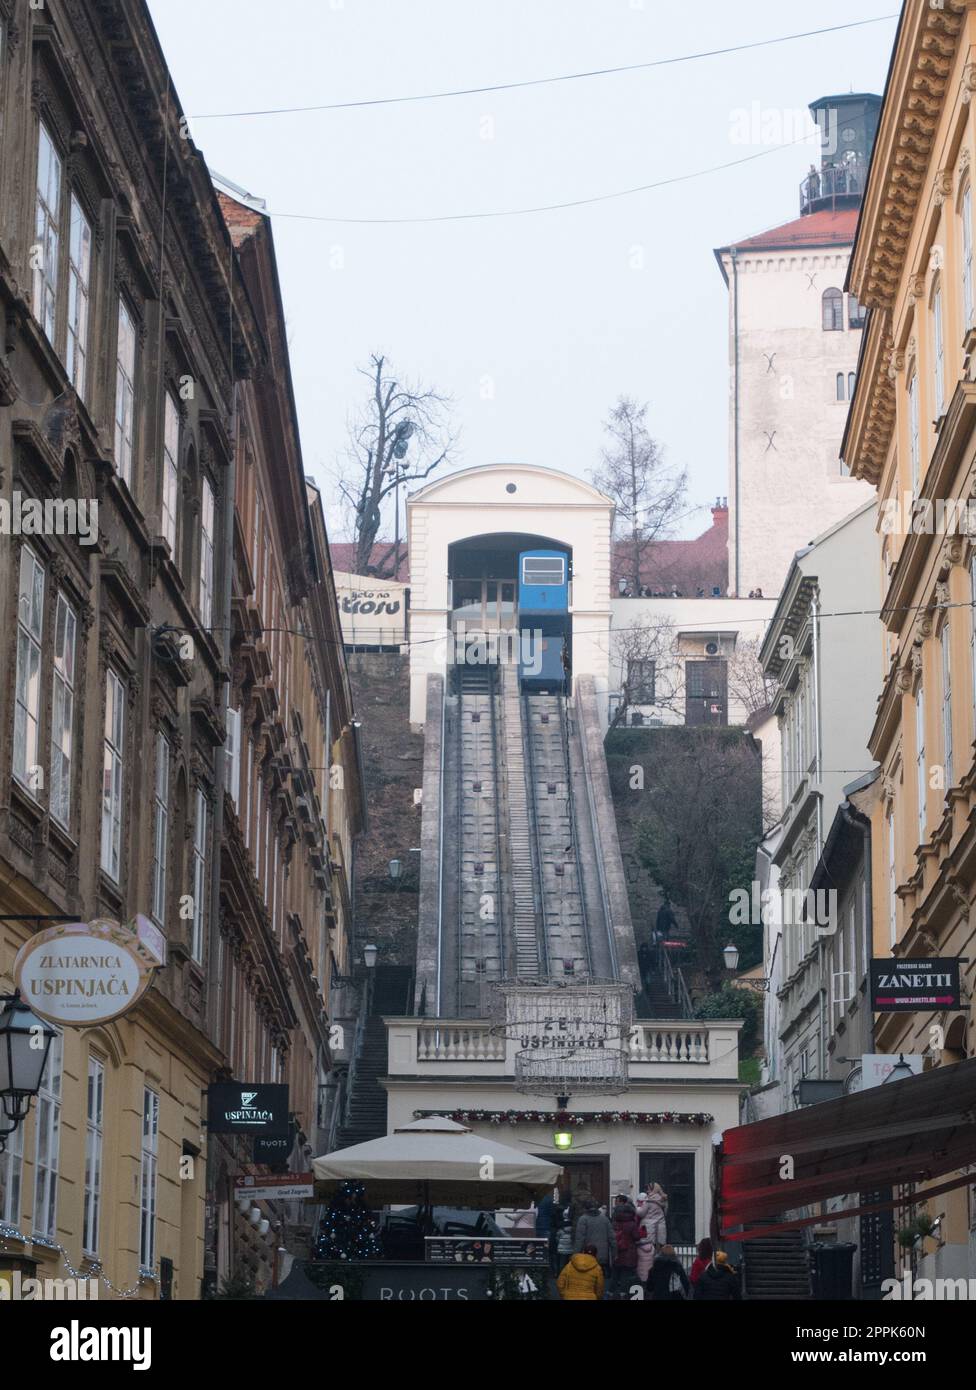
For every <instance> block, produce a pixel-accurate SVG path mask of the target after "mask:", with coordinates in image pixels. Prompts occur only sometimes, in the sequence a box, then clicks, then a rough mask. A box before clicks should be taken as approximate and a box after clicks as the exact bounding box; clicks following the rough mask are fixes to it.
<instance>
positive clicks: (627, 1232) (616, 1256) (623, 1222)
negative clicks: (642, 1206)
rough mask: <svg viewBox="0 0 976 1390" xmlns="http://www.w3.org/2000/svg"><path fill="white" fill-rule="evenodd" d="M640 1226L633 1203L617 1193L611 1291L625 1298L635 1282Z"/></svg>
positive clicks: (614, 1210)
mask: <svg viewBox="0 0 976 1390" xmlns="http://www.w3.org/2000/svg"><path fill="white" fill-rule="evenodd" d="M639 1236H640V1225H639V1223H638V1221H637V1212H636V1209H635V1207H634V1204H633V1202H632V1201H631V1200H630V1198H629V1197H625V1196H624V1195H623V1193H618V1195H617V1196H616V1197H615V1198H614V1203H613V1239H614V1248H613V1282H612V1290H613V1292H614V1293H615V1294H616V1295H617V1296H618V1297H620V1296H623V1297H625V1298H626V1296H627V1291H628V1288H629V1287H630V1285H631V1284H633V1283H635V1282H636V1280H637V1241H638V1238H639Z"/></svg>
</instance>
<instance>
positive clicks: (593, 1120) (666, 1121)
mask: <svg viewBox="0 0 976 1390" xmlns="http://www.w3.org/2000/svg"><path fill="white" fill-rule="evenodd" d="M413 1113H414V1119H417V1120H425V1119H427V1118H429V1117H430V1116H431V1115H436V1116H442V1117H444V1118H446V1119H448V1120H454V1122H455V1123H456V1124H459V1125H467V1124H475V1123H478V1124H485V1123H487V1124H492V1125H503V1124H510V1125H563V1126H569V1125H576V1126H582V1125H585V1124H591V1125H698V1126H702V1125H710V1124H711V1123H712V1121H713V1119H714V1116H712V1115H709V1114H708V1113H707V1112H706V1111H704V1110H692V1111H682V1110H589V1111H577V1110H415V1111H414V1112H413Z"/></svg>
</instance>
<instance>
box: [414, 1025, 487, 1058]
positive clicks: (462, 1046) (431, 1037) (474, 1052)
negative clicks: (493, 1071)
mask: <svg viewBox="0 0 976 1390" xmlns="http://www.w3.org/2000/svg"><path fill="white" fill-rule="evenodd" d="M504 1060H505V1039H504V1038H500V1037H496V1036H495V1034H494V1033H492V1031H491V1029H490V1027H488V1025H487V1024H472V1025H467V1024H452V1023H438V1024H436V1025H427V1024H421V1025H420V1026H419V1027H418V1028H417V1061H418V1062H504Z"/></svg>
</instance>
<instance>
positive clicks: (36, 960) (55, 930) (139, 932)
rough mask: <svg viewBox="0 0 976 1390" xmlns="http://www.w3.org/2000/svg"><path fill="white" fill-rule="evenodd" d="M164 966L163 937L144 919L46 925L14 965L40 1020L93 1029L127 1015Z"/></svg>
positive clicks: (20, 985)
mask: <svg viewBox="0 0 976 1390" xmlns="http://www.w3.org/2000/svg"><path fill="white" fill-rule="evenodd" d="M165 963H166V943H165V939H164V938H163V937H162V934H161V933H160V932H158V931H157V930H156V928H155V927H153V925H152V923H151V922H149V921H148V920H147V919H146V918H145V917H136V919H135V921H134V922H133V923H132V924H131V926H122V925H121V923H119V922H113V921H109V920H108V919H99V920H98V921H95V922H87V923H85V922H69V923H64V924H60V925H58V926H56V927H48V928H46V929H45V930H44V931H41V932H38V933H37V935H36V936H32V937H31V939H30V940H29V941H28V942H26V943H25V944H24V945H23V946H22V947H21V949H20V950H19V951H18V953H17V959H16V960H15V961H14V984H15V985H16V987H17V989H19V990H20V993H21V996H22V997H23V1000H24V1002H25V1003H26V1004H29V1005H30V1007H31V1008H32V1009H33V1010H34V1012H35V1013H36V1014H37V1015H38V1017H39V1018H43V1019H45V1020H46V1021H47V1022H48V1023H56V1024H58V1025H60V1026H62V1027H65V1026H67V1027H70V1028H91V1027H92V1026H93V1025H95V1024H99V1023H108V1022H109V1021H110V1020H111V1019H113V1018H118V1017H119V1016H120V1015H121V1014H124V1013H126V1012H127V1011H128V1010H129V1009H131V1008H132V1006H133V1005H134V1004H136V1003H137V1002H138V1001H139V999H140V998H141V997H142V995H143V994H145V992H146V990H147V989H148V988H149V986H150V985H151V984H152V979H153V975H154V973H155V971H156V970H158V969H159V968H160V967H161V966H163V965H165Z"/></svg>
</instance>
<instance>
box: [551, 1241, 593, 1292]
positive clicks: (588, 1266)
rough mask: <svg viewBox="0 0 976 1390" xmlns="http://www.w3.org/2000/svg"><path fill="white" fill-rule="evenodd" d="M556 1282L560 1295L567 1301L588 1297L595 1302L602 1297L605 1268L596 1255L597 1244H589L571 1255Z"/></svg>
mask: <svg viewBox="0 0 976 1390" xmlns="http://www.w3.org/2000/svg"><path fill="white" fill-rule="evenodd" d="M556 1284H557V1287H558V1289H559V1294H560V1297H561V1298H564V1299H566V1300H567V1301H569V1300H579V1299H587V1300H589V1301H590V1302H593V1303H595V1302H597V1301H598V1300H599V1299H601V1298H602V1297H603V1270H602V1269H601V1268H600V1261H599V1260H598V1259H597V1257H596V1246H594V1245H587V1246H586V1247H585V1249H584V1250H583V1251H582V1252H581V1253H580V1254H577V1255H573V1256H571V1257H570V1259H569V1262H568V1263H567V1264H566V1266H565V1268H564V1269H563V1272H562V1274H560V1276H559V1278H558V1279H557V1280H556Z"/></svg>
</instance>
